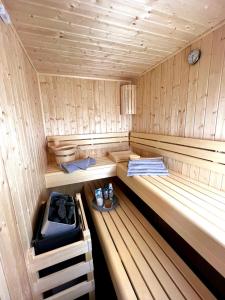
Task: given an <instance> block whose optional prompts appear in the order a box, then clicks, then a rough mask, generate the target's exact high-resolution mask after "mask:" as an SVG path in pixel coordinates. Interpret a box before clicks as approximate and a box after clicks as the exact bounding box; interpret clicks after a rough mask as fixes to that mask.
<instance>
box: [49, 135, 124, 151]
mask: <svg viewBox="0 0 225 300" xmlns="http://www.w3.org/2000/svg"><path fill="white" fill-rule="evenodd" d="M128 142H129V133H128V132H115V133H93V134H74V135H55V136H47V143H48V147H51V146H54V145H57V146H64V145H76V146H77V147H78V150H89V149H100V148H111V147H116V146H118V145H120V144H123V143H125V144H127V145H128Z"/></svg>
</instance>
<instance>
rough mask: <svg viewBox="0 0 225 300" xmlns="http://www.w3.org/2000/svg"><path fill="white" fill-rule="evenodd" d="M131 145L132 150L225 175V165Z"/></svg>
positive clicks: (147, 146)
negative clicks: (150, 153)
mask: <svg viewBox="0 0 225 300" xmlns="http://www.w3.org/2000/svg"><path fill="white" fill-rule="evenodd" d="M130 145H131V147H132V149H135V148H137V149H141V150H146V151H149V152H152V153H156V154H159V155H162V156H166V157H170V158H173V159H176V160H178V161H181V162H183V163H187V164H191V165H194V166H198V167H200V168H204V169H208V170H211V171H214V172H218V173H221V174H224V175H225V168H224V165H222V164H218V163H215V162H211V161H207V160H204V159H200V158H195V157H192V156H188V155H185V154H180V153H176V152H172V151H168V150H163V149H158V148H155V147H151V146H149V145H143V144H138V143H134V142H132V141H131V142H130Z"/></svg>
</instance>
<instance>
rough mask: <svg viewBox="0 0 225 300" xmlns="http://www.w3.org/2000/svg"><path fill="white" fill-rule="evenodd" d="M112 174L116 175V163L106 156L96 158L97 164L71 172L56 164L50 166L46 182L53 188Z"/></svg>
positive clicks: (48, 186) (47, 185)
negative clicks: (64, 170) (65, 171)
mask: <svg viewBox="0 0 225 300" xmlns="http://www.w3.org/2000/svg"><path fill="white" fill-rule="evenodd" d="M112 176H116V163H115V162H113V161H111V160H110V159H109V158H107V157H104V158H100V159H96V165H94V166H90V167H89V168H88V169H87V170H77V171H76V172H73V173H70V174H68V173H64V172H63V171H61V170H60V169H59V168H58V167H56V166H49V169H48V172H47V173H46V174H45V182H46V187H47V188H51V187H56V186H62V185H66V184H73V183H79V182H85V181H90V180H94V179H100V178H108V177H112Z"/></svg>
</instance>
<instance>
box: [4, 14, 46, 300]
mask: <svg viewBox="0 0 225 300" xmlns="http://www.w3.org/2000/svg"><path fill="white" fill-rule="evenodd" d="M0 45H1V47H0V139H1V142H0V195H1V199H0V282H1V284H0V289H1V291H0V298H1V299H9V296H10V299H29V300H30V299H32V296H31V290H30V285H29V273H28V270H27V268H26V256H27V250H28V248H29V247H30V242H31V237H32V223H33V220H34V215H35V211H36V208H37V205H38V201H39V200H40V198H41V197H42V196H43V195H44V193H45V183H44V176H43V175H44V172H45V166H46V158H45V152H44V143H45V136H44V128H43V122H42V114H41V105H40V96H39V89H38V80H37V75H36V71H35V70H34V69H33V67H32V65H31V64H30V62H29V60H28V58H27V56H26V55H25V52H24V50H23V49H22V47H21V46H20V43H19V42H18V39H17V36H16V35H15V32H14V30H13V29H12V27H11V26H10V25H5V24H3V22H2V21H1V20H0Z"/></svg>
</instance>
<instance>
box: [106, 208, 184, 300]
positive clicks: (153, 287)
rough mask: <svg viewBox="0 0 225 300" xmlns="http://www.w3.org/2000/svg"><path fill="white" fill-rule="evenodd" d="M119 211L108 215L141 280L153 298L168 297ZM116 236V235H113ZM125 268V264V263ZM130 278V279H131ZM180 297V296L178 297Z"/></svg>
mask: <svg viewBox="0 0 225 300" xmlns="http://www.w3.org/2000/svg"><path fill="white" fill-rule="evenodd" d="M119 211H120V208H118V209H116V211H112V212H110V215H111V217H112V219H113V221H114V223H115V225H116V227H117V230H118V232H119V233H120V235H121V237H122V239H123V243H124V244H125V246H126V247H127V249H129V252H130V254H131V256H132V258H133V260H134V262H135V264H136V265H137V266H138V269H139V272H140V274H141V276H142V278H143V281H144V282H145V284H146V285H147V287H148V289H149V290H150V292H151V294H152V295H153V297H154V299H169V298H168V296H167V294H166V293H165V291H164V290H163V288H162V286H161V284H160V282H159V281H158V279H157V277H156V276H155V274H154V273H153V271H152V269H151V268H150V266H149V265H148V263H147V261H146V260H145V258H144V256H143V254H142V253H141V251H140V249H139V248H138V246H137V243H139V242H140V239H139V237H138V240H136V239H134V240H133V237H134V236H133V232H132V230H131V229H132V228H129V231H128V230H127V228H126V227H125V226H124V224H123V222H124V221H125V220H124V219H123V222H122V221H121V219H120V218H119V215H118V214H119ZM115 238H116V236H115ZM125 268H127V266H126V265H125ZM132 276H133V281H135V282H136V278H135V274H132ZM131 280H132V279H131ZM179 299H181V298H179Z"/></svg>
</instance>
